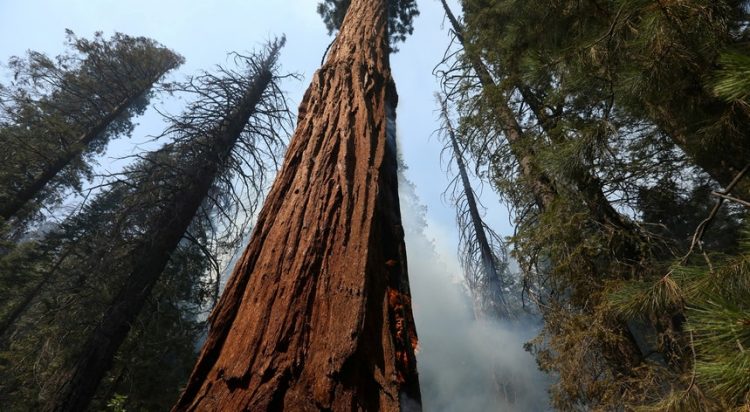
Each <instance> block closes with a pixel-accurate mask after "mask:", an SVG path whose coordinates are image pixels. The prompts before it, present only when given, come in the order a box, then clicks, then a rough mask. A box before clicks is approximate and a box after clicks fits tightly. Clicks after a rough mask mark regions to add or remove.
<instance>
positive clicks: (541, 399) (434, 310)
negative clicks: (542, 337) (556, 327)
mask: <svg viewBox="0 0 750 412" xmlns="http://www.w3.org/2000/svg"><path fill="white" fill-rule="evenodd" d="M414 189H415V187H414V185H413V184H412V183H411V182H409V181H408V180H406V179H405V178H404V177H403V175H402V173H399V197H400V199H401V215H402V219H403V225H404V229H405V234H406V239H405V240H406V250H407V259H408V262H409V279H410V283H411V292H412V299H413V309H414V317H415V321H416V324H417V334H418V335H419V342H420V351H419V353H418V354H417V368H418V370H419V379H420V386H421V389H422V404H423V408H424V410H425V411H428V412H453V411H459V412H475V411H476V412H484V411H523V412H534V411H546V410H551V408H550V407H549V401H548V399H549V395H548V393H547V388H548V387H549V385H550V383H551V380H550V378H549V377H548V376H546V375H545V374H543V373H542V372H540V371H539V370H538V368H537V365H536V362H535V360H534V358H533V356H532V355H531V354H529V353H528V352H526V351H524V349H523V344H524V342H526V341H527V340H529V339H530V338H532V337H533V336H534V335H535V334H536V332H537V331H538V326H539V325H538V322H537V321H535V320H533V319H531V318H530V319H528V320H527V321H526V322H514V324H512V325H511V324H510V323H497V322H490V321H476V320H474V317H473V314H472V311H471V308H470V303H469V300H468V298H467V296H466V294H465V293H464V291H463V288H462V285H461V283H460V281H459V279H460V274H459V273H458V264H457V263H456V257H455V252H452V251H451V252H447V251H444V253H438V252H437V251H436V247H435V243H434V241H432V240H430V239H428V237H427V235H426V233H425V231H426V229H427V225H428V224H427V220H426V217H425V212H426V208H425V207H424V206H422V205H421V204H420V202H419V199H418V197H417V195H416V192H415V190H414ZM450 268H453V269H450Z"/></svg>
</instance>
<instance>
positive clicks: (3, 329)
mask: <svg viewBox="0 0 750 412" xmlns="http://www.w3.org/2000/svg"><path fill="white" fill-rule="evenodd" d="M69 255H70V249H66V250H65V251H64V252H63V253H62V254H61V255H60V256H59V257H58V258H57V260H56V261H55V264H54V265H52V268H51V269H50V270H49V271H48V272H47V273H46V274H45V276H44V278H42V279H41V280H40V281H39V282H37V284H36V285H34V287H32V288H31V289H30V290H29V291H27V292H26V294H24V297H23V299H21V301H20V302H18V304H16V305H15V307H14V308H13V309H11V310H10V312H9V313H8V316H6V317H5V318H4V319H2V320H0V349H2V348H3V347H4V345H5V340H6V334H7V333H8V332H9V331H10V330H11V329H12V326H13V325H14V324H15V323H16V321H17V320H18V319H19V318H20V317H21V315H23V314H24V313H26V311H27V310H28V309H29V307H31V304H32V302H34V300H35V299H36V297H37V296H39V293H40V292H41V291H42V289H44V287H45V286H47V285H48V284H49V283H51V282H52V280H53V279H54V278H56V277H57V270H58V268H59V267H60V265H62V264H63V262H64V261H65V259H67V258H68V256H69Z"/></svg>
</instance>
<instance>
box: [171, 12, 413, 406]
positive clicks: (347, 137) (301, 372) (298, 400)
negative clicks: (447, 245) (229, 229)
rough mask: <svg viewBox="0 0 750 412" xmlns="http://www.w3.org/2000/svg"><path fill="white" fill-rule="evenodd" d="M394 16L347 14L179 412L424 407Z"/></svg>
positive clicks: (306, 100)
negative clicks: (402, 172) (400, 173)
mask: <svg viewBox="0 0 750 412" xmlns="http://www.w3.org/2000/svg"><path fill="white" fill-rule="evenodd" d="M388 6H389V2H388V1H386V0H354V1H352V3H351V5H350V6H349V8H348V10H347V12H346V18H345V19H344V21H343V24H342V26H341V29H340V32H339V34H338V36H337V38H336V40H335V42H334V44H333V46H332V47H331V50H330V53H329V54H328V58H327V60H326V63H325V64H324V65H323V66H322V67H321V68H320V69H319V70H318V72H317V73H316V74H315V75H314V76H313V82H312V84H311V85H310V87H309V88H308V90H307V92H306V94H305V96H304V98H303V101H302V103H301V105H300V109H299V122H298V126H297V130H296V132H295V134H294V137H293V138H292V142H291V144H290V147H289V150H288V152H287V155H286V159H285V162H284V165H283V168H282V170H281V172H280V173H279V175H278V177H277V178H276V181H275V182H274V185H273V187H272V189H271V192H270V194H269V196H268V199H267V201H266V203H265V204H264V206H263V209H262V210H261V213H260V215H259V217H258V222H257V225H256V227H255V229H254V233H253V236H252V238H251V240H250V243H249V245H248V246H247V248H246V250H245V252H244V254H243V256H242V257H241V258H240V260H239V261H238V263H237V266H236V267H235V270H234V273H233V274H232V277H231V279H230V280H229V282H228V284H227V287H226V289H225V291H224V294H223V296H222V298H221V300H220V302H219V304H218V306H217V307H216V309H215V310H214V312H213V314H212V318H211V328H210V332H209V336H208V340H207V342H206V344H205V346H204V348H203V351H202V353H201V355H200V358H199V360H198V362H197V364H196V366H195V369H194V370H193V374H192V376H191V378H190V381H189V382H188V385H187V387H186V389H185V392H184V394H183V395H182V398H181V399H180V400H179V402H178V403H177V405H176V406H175V410H217V411H218V410H282V409H285V410H336V411H343V410H353V409H356V410H370V411H375V410H384V411H390V410H400V409H401V408H404V407H405V405H413V406H414V407H418V405H419V402H420V392H419V384H418V379H417V372H416V363H415V357H414V347H415V346H416V334H415V330H414V321H413V319H412V313H411V304H410V294H409V284H408V279H407V273H406V255H405V250H404V243H403V229H402V227H401V219H400V212H399V204H398V195H397V175H396V168H397V162H396V136H395V107H396V100H397V96H396V90H395V86H394V83H393V80H392V79H391V73H390V68H389V59H388V51H389V44H388V31H387V26H388V12H387V11H388Z"/></svg>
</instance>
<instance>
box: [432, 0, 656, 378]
mask: <svg viewBox="0 0 750 412" xmlns="http://www.w3.org/2000/svg"><path fill="white" fill-rule="evenodd" d="M441 3H442V5H443V9H444V10H445V13H446V15H447V16H448V20H449V21H450V22H451V25H452V27H453V30H454V32H455V34H456V37H457V38H458V41H459V42H460V43H461V45H462V46H463V47H464V49H465V48H466V45H465V43H464V42H465V38H464V36H463V27H462V26H461V24H460V23H459V21H458V19H456V17H455V15H454V14H453V12H452V11H451V10H450V7H449V6H448V3H447V2H446V0H441ZM468 58H469V62H470V64H471V66H472V69H474V71H475V72H476V73H477V76H478V78H479V81H480V84H481V85H482V88H483V89H484V90H485V91H491V90H497V88H498V86H497V85H496V84H495V81H494V79H493V78H492V76H491V75H490V72H489V70H488V69H487V67H486V66H485V65H484V62H482V61H481V60H480V58H479V57H478V56H477V55H472V54H469V55H468ZM520 89H521V91H522V93H523V94H526V95H525V96H523V97H524V99H526V98H527V97H532V96H530V95H529V94H528V91H527V90H524V89H523V86H521V87H520ZM524 92H526V93H524ZM530 100H531V104H530V105H534V104H535V103H537V102H536V100H534V99H530ZM506 101H507V98H506ZM527 103H528V102H527ZM532 111H533V112H534V113H535V116H536V117H537V120H538V121H539V122H540V126H542V128H543V129H544V130H545V132H548V134H550V137H551V138H552V139H555V138H556V136H555V133H550V130H551V128H550V126H551V124H550V122H551V121H552V119H549V118H548V117H547V116H546V115H545V114H544V112H543V111H542V110H541V107H539V105H536V110H534V107H532ZM495 113H496V116H497V118H498V120H499V121H500V122H501V123H502V124H503V127H504V128H505V130H504V131H505V134H506V138H507V139H508V145H509V146H510V149H511V153H512V154H513V156H514V157H515V158H516V160H517V161H518V163H519V164H520V166H521V174H522V177H524V178H525V179H526V180H527V182H528V183H529V185H530V186H531V189H532V193H534V195H535V198H536V204H537V207H539V208H540V209H542V210H545V209H548V208H549V207H550V206H551V205H552V202H554V200H555V199H556V198H557V197H558V192H557V189H556V188H555V186H554V184H553V182H552V179H551V178H550V177H549V176H547V175H546V173H544V171H543V170H539V169H538V167H537V166H536V165H535V164H534V158H535V153H534V150H533V147H532V142H528V141H525V140H526V137H525V135H524V133H523V130H522V129H521V126H520V124H519V123H518V121H517V120H516V118H515V114H514V113H513V111H512V109H511V107H510V106H509V105H507V104H499V105H497V106H496V107H495ZM562 138H563V137H562V136H557V139H562ZM574 184H575V185H576V188H577V189H578V190H579V192H580V194H581V195H582V197H583V199H584V201H585V202H586V205H587V207H588V208H589V211H590V212H591V214H592V218H593V219H594V221H596V222H599V223H602V224H607V223H609V224H612V225H614V226H615V227H617V228H618V229H622V232H623V233H624V236H623V247H622V250H621V251H620V252H621V254H622V256H623V257H624V258H625V259H627V260H629V261H630V262H629V263H633V262H635V263H637V262H639V261H640V258H641V250H640V248H639V245H638V244H637V242H634V239H637V238H638V237H639V236H640V234H639V233H638V232H637V229H636V228H635V227H634V226H633V225H632V224H630V222H628V221H627V220H625V219H624V218H623V217H622V216H621V215H620V214H619V213H618V212H617V211H616V210H615V209H614V208H613V207H612V205H611V203H610V202H609V200H608V199H607V198H606V196H605V195H604V193H603V192H602V188H601V183H600V182H599V181H598V179H596V177H595V176H593V175H592V174H590V173H588V172H584V173H582V176H580V178H579V179H576V181H575V182H574ZM617 330H618V332H619V333H620V334H621V335H622V336H623V337H624V338H625V340H626V342H627V345H624V346H623V347H617V348H614V350H613V351H612V354H613V355H612V356H614V357H616V358H615V359H613V358H612V356H610V357H609V358H608V360H609V361H610V362H611V364H612V365H614V367H615V368H616V369H619V370H621V371H623V372H624V373H629V372H630V370H629V368H630V367H631V366H632V365H638V364H639V363H640V361H641V359H642V356H643V354H642V353H641V352H640V350H639V348H638V345H637V344H636V341H635V337H634V336H633V332H632V331H631V330H630V328H629V327H628V326H627V325H625V324H624V323H623V324H620V325H618V327H617ZM609 355H610V354H605V356H609ZM623 365H626V366H623Z"/></svg>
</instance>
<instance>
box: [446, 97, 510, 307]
mask: <svg viewBox="0 0 750 412" xmlns="http://www.w3.org/2000/svg"><path fill="white" fill-rule="evenodd" d="M438 100H439V103H440V106H441V107H440V118H441V120H442V128H441V130H440V133H441V134H443V135H444V139H445V140H446V141H447V143H446V147H445V148H444V149H443V150H444V151H448V152H449V158H450V159H452V160H455V162H456V167H457V168H458V176H457V177H456V178H455V179H454V181H453V183H451V185H452V186H453V189H452V193H451V200H452V201H453V202H454V204H455V206H456V222H457V224H458V227H459V233H460V235H459V244H460V250H459V258H460V260H461V263H462V266H463V270H464V273H465V275H464V276H465V278H466V282H467V286H468V288H469V292H470V293H471V296H472V298H473V308H474V315H475V317H476V318H478V319H480V318H489V319H493V318H499V319H508V318H510V317H511V316H512V314H513V312H515V310H514V309H515V308H513V307H512V306H511V303H510V297H509V296H506V295H507V293H508V291H509V290H510V283H511V279H510V277H509V276H508V273H507V261H506V255H505V249H504V245H503V244H502V241H501V239H500V238H499V236H498V235H497V234H496V233H495V232H494V231H492V229H490V228H489V227H488V226H487V225H486V224H485V223H484V221H483V219H482V216H481V215H480V212H479V206H478V204H477V200H476V197H475V194H474V189H472V187H471V182H470V181H469V173H468V171H467V167H466V162H465V160H464V158H463V156H464V152H465V151H464V150H463V149H462V148H461V146H460V143H459V141H458V137H457V136H456V131H455V130H454V128H453V124H452V122H451V120H450V118H449V114H448V107H447V103H446V102H445V100H444V99H442V98H440V97H439V96H438ZM459 180H460V186H459V182H458V181H459ZM449 190H451V189H450V188H449Z"/></svg>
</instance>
